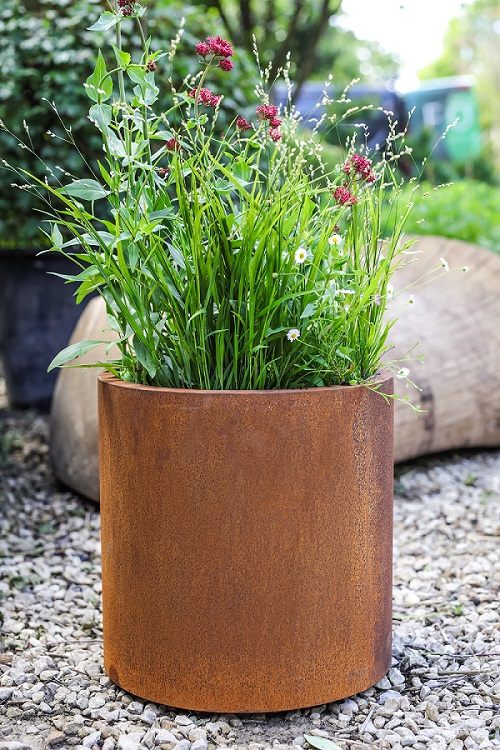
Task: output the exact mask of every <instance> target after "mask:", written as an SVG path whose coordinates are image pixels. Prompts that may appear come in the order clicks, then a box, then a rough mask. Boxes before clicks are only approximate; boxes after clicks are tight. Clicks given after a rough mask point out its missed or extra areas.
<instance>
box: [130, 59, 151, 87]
mask: <svg viewBox="0 0 500 750" xmlns="http://www.w3.org/2000/svg"><path fill="white" fill-rule="evenodd" d="M127 75H128V77H129V78H130V80H131V81H133V82H134V83H139V84H140V85H141V86H145V87H146V88H147V89H150V90H151V91H154V90H155V89H156V86H155V85H154V83H151V82H150V80H148V77H147V73H146V71H145V70H144V68H143V67H142V65H131V66H130V67H129V68H127Z"/></svg>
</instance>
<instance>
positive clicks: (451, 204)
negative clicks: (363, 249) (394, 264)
mask: <svg viewBox="0 0 500 750" xmlns="http://www.w3.org/2000/svg"><path fill="white" fill-rule="evenodd" d="M412 192H413V191H412V187H411V185H408V186H406V187H405V188H404V190H403V191H402V192H401V193H400V195H399V197H398V199H397V201H398V204H399V203H400V206H401V205H404V204H405V203H408V202H409V201H411V200H413V201H414V202H415V207H414V209H413V211H412V213H411V217H410V220H409V221H408V224H407V227H406V231H407V232H410V233H414V234H434V235H439V236H442V237H450V238H453V239H459V240H464V241H465V242H471V243H473V244H475V245H481V246H482V247H485V248H487V249H488V250H493V251H494V252H497V253H498V252H500V188H499V187H494V186H493V185H490V184H486V183H484V182H477V181H475V180H462V181H460V182H457V183H454V184H453V185H447V186H445V187H437V188H434V187H433V186H432V185H431V184H430V183H422V184H421V186H420V188H418V190H416V191H415V192H414V193H413V195H412ZM400 206H399V207H400ZM393 213H395V214H398V213H399V210H396V211H395V212H394V211H390V210H387V213H386V216H385V220H386V232H387V234H390V233H391V231H392V229H393V224H394V221H393V218H392V215H393Z"/></svg>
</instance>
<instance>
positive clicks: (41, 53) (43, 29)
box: [0, 0, 255, 248]
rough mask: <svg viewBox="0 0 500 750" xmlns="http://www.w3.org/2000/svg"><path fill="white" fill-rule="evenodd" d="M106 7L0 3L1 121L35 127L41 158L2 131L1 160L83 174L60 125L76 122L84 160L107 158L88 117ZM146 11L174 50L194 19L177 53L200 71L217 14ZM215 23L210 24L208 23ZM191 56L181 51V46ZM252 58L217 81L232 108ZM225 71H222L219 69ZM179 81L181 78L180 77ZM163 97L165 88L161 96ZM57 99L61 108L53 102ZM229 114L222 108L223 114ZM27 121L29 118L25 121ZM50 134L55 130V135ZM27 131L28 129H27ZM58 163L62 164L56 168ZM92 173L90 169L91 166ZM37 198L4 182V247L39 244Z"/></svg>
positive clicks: (156, 38) (244, 94) (189, 68)
mask: <svg viewBox="0 0 500 750" xmlns="http://www.w3.org/2000/svg"><path fill="white" fill-rule="evenodd" d="M101 9H102V2H101V1H100V0H3V2H2V4H1V6H0V70H1V71H2V78H1V81H0V120H2V121H3V122H4V123H5V125H6V127H7V128H8V129H9V130H11V131H13V132H15V133H17V134H19V135H21V134H22V133H23V130H26V129H29V138H30V139H31V142H32V146H33V150H34V151H35V153H36V154H37V155H38V156H39V157H40V161H38V163H37V164H33V158H32V156H31V154H29V153H28V151H25V153H24V154H22V153H21V154H20V152H19V148H18V147H17V146H16V145H15V144H14V142H13V140H12V139H10V138H8V137H7V136H6V134H5V133H4V132H2V131H1V130H0V158H1V159H4V160H6V161H7V162H9V163H12V162H15V163H16V164H17V165H18V167H19V168H21V169H26V170H27V171H29V172H32V173H34V174H36V176H37V177H40V178H42V179H43V178H44V177H46V176H47V170H46V168H45V166H44V163H45V164H46V165H48V166H49V167H50V168H51V169H52V170H54V171H55V172H56V173H59V174H61V169H62V170H64V171H65V172H69V173H71V174H74V175H78V177H81V178H83V177H86V176H87V175H85V174H84V173H83V169H84V167H82V164H83V163H84V162H82V158H81V155H80V154H79V153H78V151H76V150H75V148H74V146H73V145H72V144H71V143H69V142H68V138H67V135H66V134H65V132H64V129H63V128H62V127H61V123H60V120H59V115H60V117H61V119H62V121H63V122H65V123H66V122H70V123H71V131H72V136H73V138H74V139H75V141H76V143H77V144H78V147H79V149H80V150H81V152H82V155H83V157H84V161H86V162H88V163H89V164H95V161H96V158H98V157H101V156H102V141H101V138H100V134H99V133H98V131H97V130H96V128H95V127H94V126H93V125H92V124H91V123H90V122H89V121H88V118H87V114H88V98H87V95H86V93H85V89H84V87H83V83H84V81H85V80H86V79H87V77H88V76H89V74H90V73H91V71H92V69H93V67H94V59H95V56H96V52H97V49H98V48H99V47H103V48H104V47H105V46H107V43H106V42H105V39H104V36H103V35H101V34H96V33H94V32H90V31H88V27H89V26H90V25H91V23H92V21H93V19H95V18H96V17H97V16H98V15H99V12H100V10H101ZM151 10H152V12H151V13H150V14H149V16H148V27H147V33H148V35H151V36H152V37H153V44H156V45H157V46H158V47H163V48H168V46H169V45H170V40H171V39H172V38H173V37H175V35H176V33H177V29H178V26H179V24H180V20H181V15H184V16H185V17H186V18H187V20H188V23H189V32H188V31H186V33H185V37H184V39H183V40H182V42H181V45H180V47H179V51H178V54H177V60H178V65H179V68H178V73H179V75H180V76H181V77H184V76H185V75H186V74H188V73H193V72H196V69H195V67H194V66H195V63H194V62H193V61H192V55H191V52H190V51H191V49H192V47H193V44H194V41H195V37H194V36H192V35H193V34H194V35H196V34H197V31H198V29H201V27H202V26H203V32H201V31H200V35H201V34H203V35H206V34H207V32H210V31H211V30H212V29H211V26H214V30H215V25H216V18H212V17H210V18H208V19H207V16H203V17H200V14H199V12H198V14H197V16H196V13H195V9H193V8H190V7H189V6H183V7H182V8H181V6H180V5H179V6H177V5H176V4H175V3H174V4H173V5H172V7H170V6H169V7H168V8H166V7H162V6H161V5H160V4H156V5H155V7H153V8H152V9H151ZM207 26H208V27H210V28H207ZM129 46H130V47H131V49H132V50H133V49H134V47H135V49H139V47H140V40H136V39H135V38H134V37H132V38H131V39H130V40H129ZM184 48H186V49H189V54H183V49H184ZM250 69H252V70H253V68H252V65H251V61H249V60H248V58H245V56H242V57H241V59H240V61H239V64H238V66H237V67H236V68H235V71H234V75H235V76H236V80H235V77H234V76H233V78H232V80H231V82H230V83H226V86H227V90H224V80H223V76H222V75H221V76H220V79H221V80H220V81H218V84H220V85H219V88H220V91H221V93H223V94H224V95H225V104H226V105H227V106H230V107H231V108H232V109H236V108H238V107H240V109H241V104H242V102H243V101H247V100H248V98H249V97H248V93H249V92H250V91H251V90H252V89H253V86H254V83H255V81H254V80H252V76H251V75H250V74H249V70H250ZM221 72H222V71H221ZM169 75H170V70H169V68H168V66H165V68H164V69H163V70H159V71H158V76H157V80H158V83H159V87H160V91H161V92H162V91H165V92H166V91H169V90H170V86H169V85H168V83H167V79H168V77H169ZM179 83H180V81H179ZM160 98H161V94H160ZM52 102H55V104H56V107H57V110H56V109H55V108H54V107H53V106H51V103H52ZM223 115H224V113H223V112H222V113H221V117H223ZM23 121H24V122H25V123H26V124H25V125H23ZM50 133H52V134H53V135H50ZM25 135H26V134H25ZM58 168H59V169H58ZM89 172H90V170H89ZM34 207H37V201H36V199H35V198H34V197H33V196H32V195H31V194H30V193H28V192H25V191H21V190H16V189H13V188H12V187H11V184H10V180H8V179H5V178H3V179H2V180H1V181H0V248H2V247H3V248H38V247H40V245H41V243H42V241H43V235H42V233H41V232H40V229H39V223H40V220H41V218H43V217H40V216H39V215H38V216H37V214H36V213H35V212H34V210H33V208H34Z"/></svg>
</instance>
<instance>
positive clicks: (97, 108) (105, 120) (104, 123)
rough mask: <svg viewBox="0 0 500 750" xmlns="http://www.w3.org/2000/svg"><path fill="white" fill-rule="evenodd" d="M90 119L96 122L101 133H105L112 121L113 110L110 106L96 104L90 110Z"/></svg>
mask: <svg viewBox="0 0 500 750" xmlns="http://www.w3.org/2000/svg"><path fill="white" fill-rule="evenodd" d="M89 119H90V120H91V121H92V122H95V124H96V125H97V127H98V128H99V130H100V131H101V133H105V132H106V131H107V129H108V126H109V124H110V123H111V119H112V109H111V107H110V106H109V104H94V105H93V106H92V107H91V108H90V109H89Z"/></svg>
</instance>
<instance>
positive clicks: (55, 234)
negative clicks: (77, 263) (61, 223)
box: [50, 224, 63, 250]
mask: <svg viewBox="0 0 500 750" xmlns="http://www.w3.org/2000/svg"><path fill="white" fill-rule="evenodd" d="M50 239H51V240H52V245H53V246H54V248H55V249H56V250H60V249H61V248H62V244H63V236H62V234H61V232H60V229H59V227H58V226H57V224H54V225H53V226H52V233H51V235H50Z"/></svg>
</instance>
